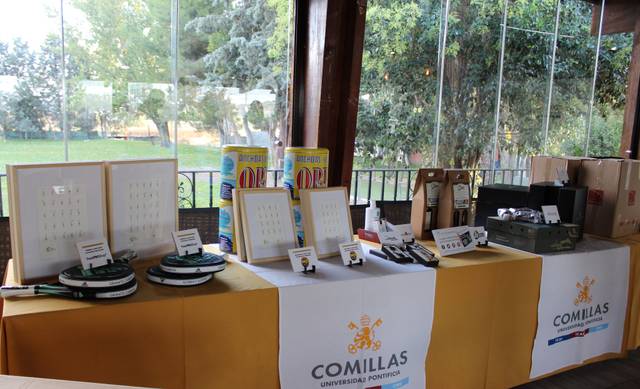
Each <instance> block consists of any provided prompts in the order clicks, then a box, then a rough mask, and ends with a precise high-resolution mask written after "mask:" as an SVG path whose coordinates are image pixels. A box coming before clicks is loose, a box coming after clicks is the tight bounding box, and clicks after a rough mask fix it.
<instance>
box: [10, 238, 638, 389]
mask: <svg viewBox="0 0 640 389" xmlns="http://www.w3.org/2000/svg"><path fill="white" fill-rule="evenodd" d="M623 243H627V244H630V245H631V246H632V250H631V253H632V254H631V255H632V262H631V263H632V266H635V265H636V262H637V260H636V258H638V257H640V235H637V236H634V237H629V238H627V239H626V240H625V241H624V242H623ZM427 245H430V244H427ZM431 247H433V246H432V245H431ZM9 266H10V267H11V264H10V265H9ZM137 266H138V267H139V269H138V270H137V274H138V280H139V291H138V293H137V294H136V295H134V296H132V297H130V298H125V299H122V300H118V301H114V302H82V301H69V300H63V299H59V298H53V297H35V298H26V299H25V298H22V299H10V300H6V301H5V306H4V317H3V321H2V333H1V336H2V338H1V340H2V354H1V355H2V365H1V367H2V373H3V374H13V375H27V376H37V377H48V378H57V379H71V380H80V381H92V382H105V383H112V384H122V385H137V386H150V387H163V388H202V387H213V388H229V387H241V388H258V387H259V388H278V386H279V380H278V290H277V288H275V287H274V286H273V285H271V284H269V283H268V282H266V281H264V280H263V279H261V278H260V277H258V276H257V275H255V274H254V273H252V272H251V271H249V270H247V269H245V268H243V267H242V266H241V265H239V264H236V263H230V264H229V266H228V268H227V270H225V271H223V272H222V273H219V274H217V275H216V277H215V279H214V280H213V281H211V282H210V283H208V284H205V285H202V286H198V287H194V288H189V289H178V288H172V287H168V286H157V285H153V284H149V283H148V282H146V281H145V280H144V270H145V268H146V266H148V264H144V265H143V264H138V265H137ZM541 269H542V260H541V258H540V257H539V256H537V255H534V254H528V253H522V252H516V251H514V250H510V249H506V248H496V247H489V248H479V249H478V250H477V251H475V252H473V253H467V254H460V255H456V256H455V258H446V259H443V260H442V261H441V263H440V267H439V268H438V269H437V272H436V274H437V277H436V293H435V307H434V322H433V329H432V334H431V342H430V347H429V352H428V358H427V362H426V369H427V387H429V388H437V389H440V388H463V389H464V388H481V387H487V388H509V387H513V386H515V385H519V384H522V383H525V382H528V381H529V372H530V368H531V351H532V347H533V341H534V336H535V333H536V324H537V308H538V299H539V291H540V277H541ZM633 269H634V270H633V271H632V272H631V278H634V277H635V281H633V282H632V283H631V284H630V285H631V287H630V295H632V296H631V297H630V299H629V307H630V309H629V311H630V312H631V311H632V310H633V309H634V308H633V307H636V308H635V309H639V308H638V307H640V295H639V294H640V289H639V288H637V287H634V285H640V284H638V282H640V275H638V269H637V266H635V267H634V268H633ZM9 274H11V269H9ZM8 281H9V282H11V280H8ZM630 316H632V315H629V320H628V327H629V328H628V330H627V344H628V345H631V344H633V341H632V338H633V339H635V342H638V338H637V337H638V328H637V321H638V320H637V314H636V315H635V316H636V318H635V320H632V318H631V317H630ZM629 347H631V346H629ZM606 357H609V358H610V357H612V356H606ZM596 360H597V359H596Z"/></svg>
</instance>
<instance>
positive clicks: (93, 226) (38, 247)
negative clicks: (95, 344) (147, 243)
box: [7, 162, 107, 283]
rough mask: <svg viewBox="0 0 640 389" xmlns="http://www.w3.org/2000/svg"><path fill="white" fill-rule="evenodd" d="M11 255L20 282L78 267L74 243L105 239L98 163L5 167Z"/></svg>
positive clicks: (102, 185)
mask: <svg viewBox="0 0 640 389" xmlns="http://www.w3.org/2000/svg"><path fill="white" fill-rule="evenodd" d="M7 173H8V180H9V202H10V221H11V235H12V236H11V239H12V242H11V243H12V255H13V258H14V260H15V263H16V266H15V269H16V279H18V280H20V281H21V282H23V283H24V282H28V281H33V280H36V279H41V278H47V277H52V276H57V274H58V273H59V272H60V271H61V270H64V269H65V268H68V267H71V266H73V265H77V264H79V263H80V256H79V254H78V250H77V248H76V243H78V242H83V241H87V240H93V239H102V238H106V237H107V215H106V199H105V176H104V164H103V163H102V162H78V163H58V164H38V165H9V166H8V167H7Z"/></svg>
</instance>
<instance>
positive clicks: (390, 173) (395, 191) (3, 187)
mask: <svg viewBox="0 0 640 389" xmlns="http://www.w3.org/2000/svg"><path fill="white" fill-rule="evenodd" d="M468 171H469V173H470V174H471V193H472V197H473V198H474V199H475V198H476V197H477V190H478V187H479V186H482V185H485V184H491V183H505V184H513V185H528V183H529V177H528V171H527V170H526V169H497V170H495V171H492V170H491V169H469V170H468ZM416 172H417V171H416V170H414V169H354V170H353V173H352V176H351V193H350V202H351V204H352V205H362V204H367V203H368V202H369V201H370V200H386V201H403V200H405V201H406V200H411V197H412V192H413V185H414V183H415V178H416ZM282 178H283V171H282V170H269V172H268V175H267V186H269V187H275V186H282ZM219 186H220V170H181V171H179V172H178V204H179V207H180V208H215V207H218V206H219V204H220V193H219ZM8 209H9V208H8V194H7V177H6V174H0V217H3V216H8V214H9V212H8Z"/></svg>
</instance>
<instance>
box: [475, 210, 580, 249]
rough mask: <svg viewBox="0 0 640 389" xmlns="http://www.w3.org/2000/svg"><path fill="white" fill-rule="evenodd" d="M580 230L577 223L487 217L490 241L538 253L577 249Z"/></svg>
mask: <svg viewBox="0 0 640 389" xmlns="http://www.w3.org/2000/svg"><path fill="white" fill-rule="evenodd" d="M578 230H580V228H579V226H578V225H576V224H534V223H527V222H519V221H506V220H502V219H500V218H499V217H490V218H488V219H487V232H488V235H489V241H490V242H494V243H498V244H502V245H505V246H509V247H513V248H515V249H518V250H523V251H528V252H530V253H536V254H538V253H551V252H556V251H565V250H573V249H575V247H576V240H577V239H578Z"/></svg>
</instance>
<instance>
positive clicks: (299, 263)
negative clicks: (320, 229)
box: [289, 246, 319, 273]
mask: <svg viewBox="0 0 640 389" xmlns="http://www.w3.org/2000/svg"><path fill="white" fill-rule="evenodd" d="M289 261H291V267H292V268H293V271H294V272H296V273H302V272H304V271H311V270H312V269H313V267H314V266H316V267H317V266H318V265H319V262H318V255H317V254H316V249H315V247H313V246H307V247H301V248H299V249H289Z"/></svg>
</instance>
